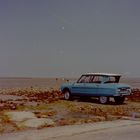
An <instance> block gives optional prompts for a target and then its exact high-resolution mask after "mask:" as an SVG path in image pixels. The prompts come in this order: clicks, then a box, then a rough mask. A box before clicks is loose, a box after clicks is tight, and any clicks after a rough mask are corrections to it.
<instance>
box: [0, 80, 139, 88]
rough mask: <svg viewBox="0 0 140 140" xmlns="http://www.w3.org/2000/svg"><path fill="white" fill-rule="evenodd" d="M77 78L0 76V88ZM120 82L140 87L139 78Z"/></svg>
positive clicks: (54, 85) (51, 84) (46, 85)
mask: <svg viewBox="0 0 140 140" xmlns="http://www.w3.org/2000/svg"><path fill="white" fill-rule="evenodd" d="M77 79H78V78H57V77H56V78H39V77H38V78H33V77H0V88H29V87H40V88H55V89H59V88H60V85H61V84H62V83H65V82H74V81H76V80H77ZM120 82H121V83H126V84H129V85H130V86H132V88H140V78H123V77H122V78H121V81H120Z"/></svg>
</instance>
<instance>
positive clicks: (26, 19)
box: [0, 0, 140, 77]
mask: <svg viewBox="0 0 140 140" xmlns="http://www.w3.org/2000/svg"><path fill="white" fill-rule="evenodd" d="M139 7H140V1H139V0H0V77H9V76H10V77H75V76H80V75H81V74H82V73H86V72H111V73H121V74H123V75H127V76H139V77H140V62H139V61H140V55H139V53H140V8H139Z"/></svg>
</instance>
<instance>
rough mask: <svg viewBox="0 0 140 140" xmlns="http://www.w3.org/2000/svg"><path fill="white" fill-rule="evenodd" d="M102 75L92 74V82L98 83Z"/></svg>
mask: <svg viewBox="0 0 140 140" xmlns="http://www.w3.org/2000/svg"><path fill="white" fill-rule="evenodd" d="M102 79H103V78H102V77H101V76H94V78H93V79H92V83H98V84H100V83H101V82H102Z"/></svg>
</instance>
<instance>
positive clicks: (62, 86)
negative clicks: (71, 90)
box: [61, 82, 74, 89]
mask: <svg viewBox="0 0 140 140" xmlns="http://www.w3.org/2000/svg"><path fill="white" fill-rule="evenodd" d="M73 84H74V83H72V82H71V83H64V84H62V85H61V89H62V88H64V87H71V86H72V85H73Z"/></svg>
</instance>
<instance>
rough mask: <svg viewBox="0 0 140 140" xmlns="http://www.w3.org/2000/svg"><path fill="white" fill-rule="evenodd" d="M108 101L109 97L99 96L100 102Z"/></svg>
mask: <svg viewBox="0 0 140 140" xmlns="http://www.w3.org/2000/svg"><path fill="white" fill-rule="evenodd" d="M108 101H109V97H106V96H100V97H99V102H100V103H101V104H106V103H108Z"/></svg>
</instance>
